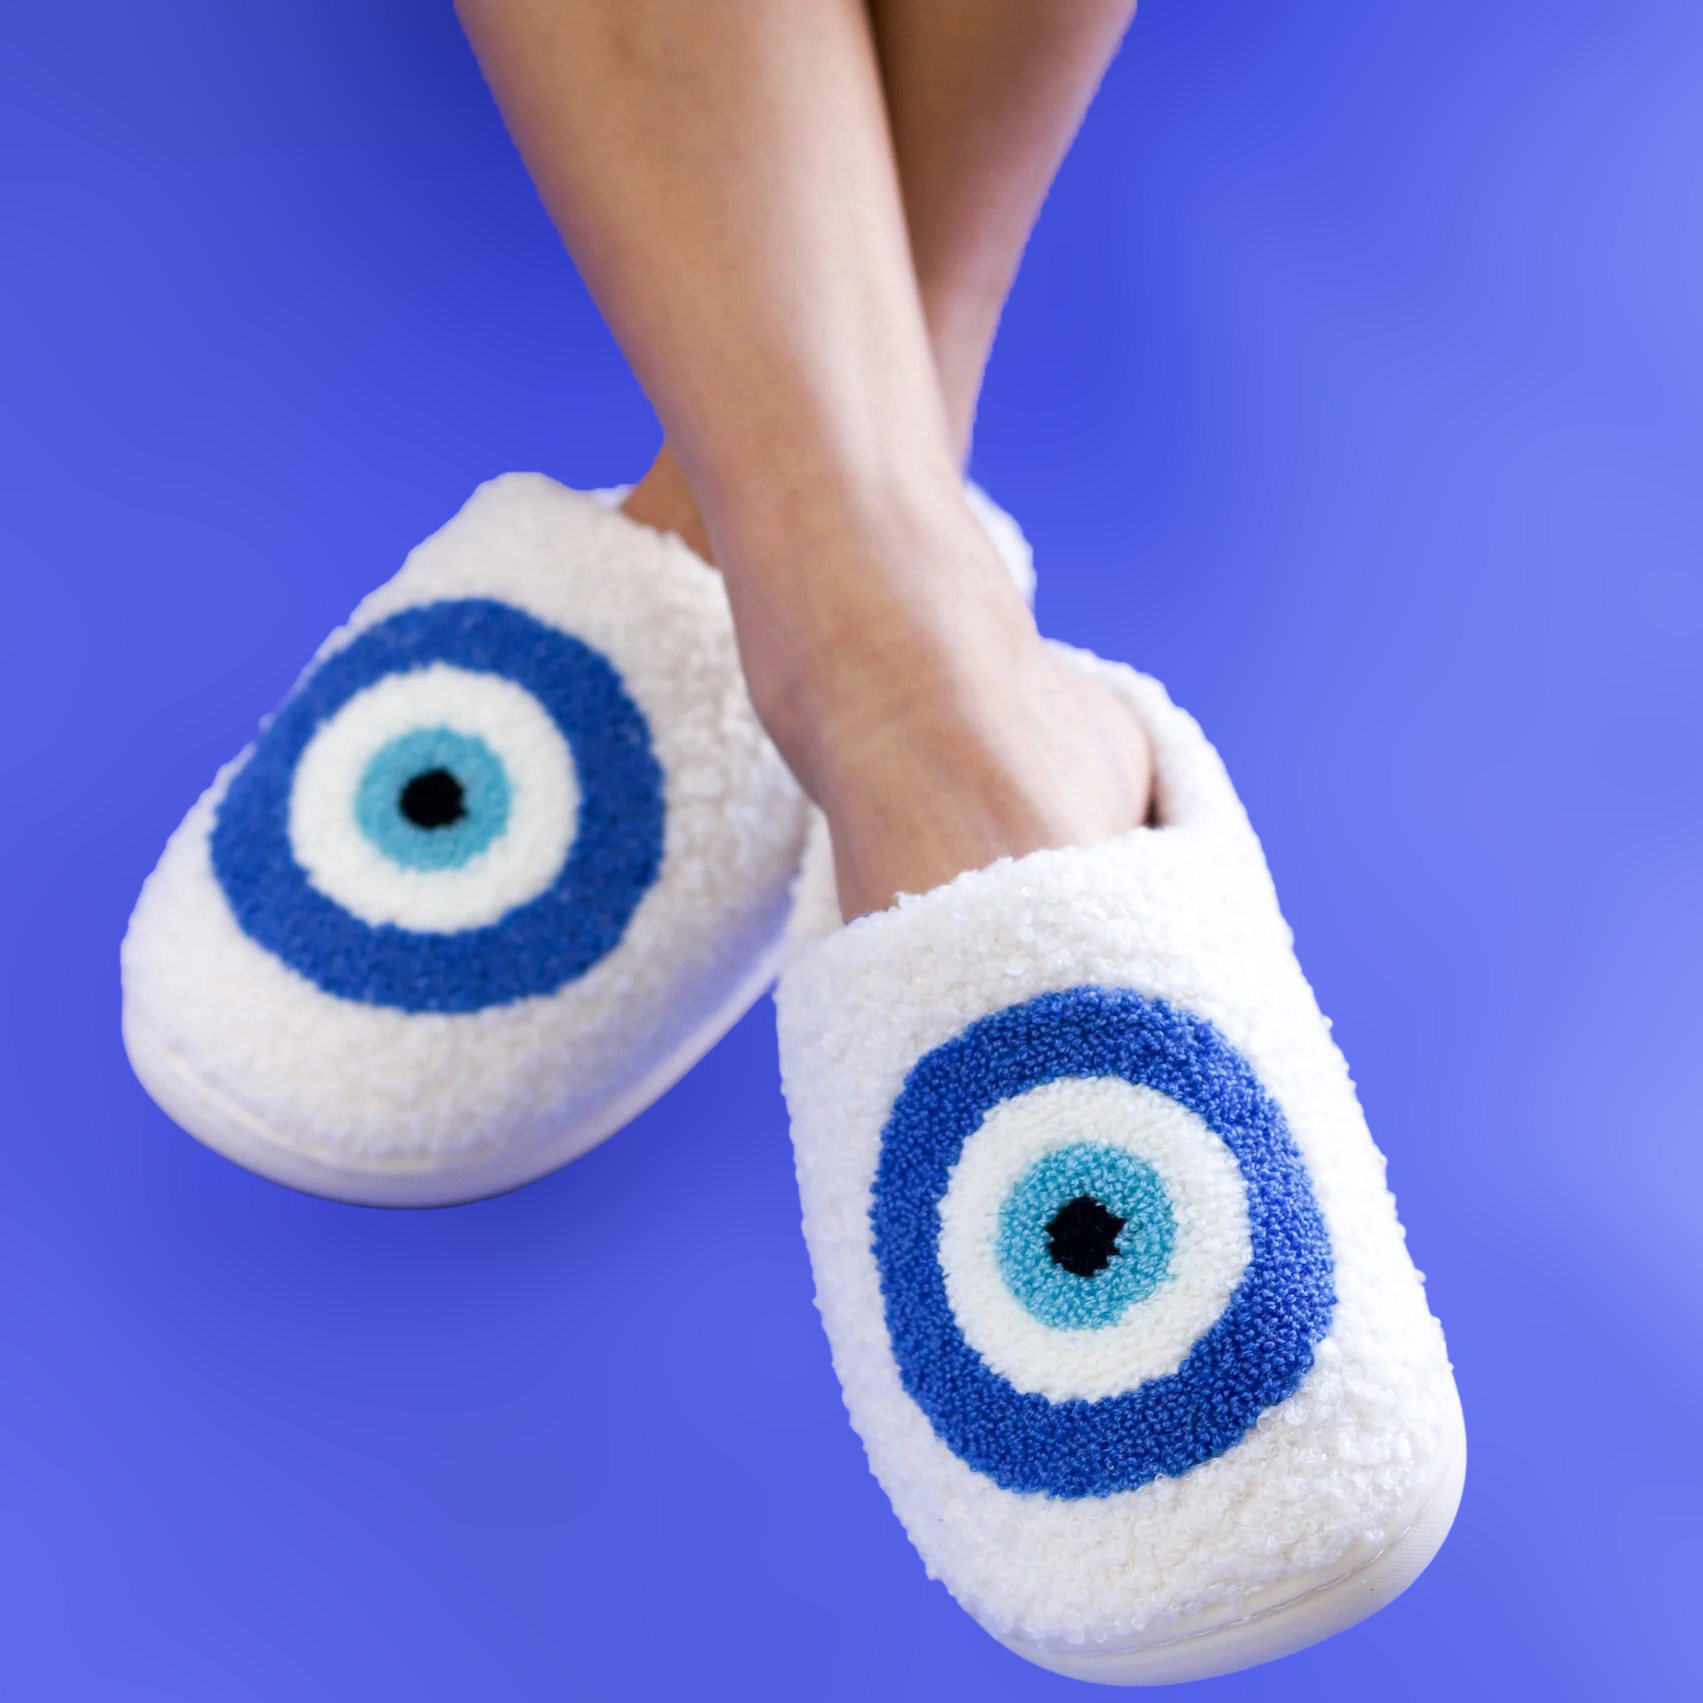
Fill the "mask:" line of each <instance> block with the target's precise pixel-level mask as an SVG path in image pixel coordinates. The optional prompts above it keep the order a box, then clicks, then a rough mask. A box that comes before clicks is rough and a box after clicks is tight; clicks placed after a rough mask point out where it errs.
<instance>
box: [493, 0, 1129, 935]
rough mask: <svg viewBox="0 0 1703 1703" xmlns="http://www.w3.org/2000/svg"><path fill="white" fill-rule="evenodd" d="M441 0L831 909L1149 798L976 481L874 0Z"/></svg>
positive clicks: (934, 881) (1050, 838)
mask: <svg viewBox="0 0 1703 1703" xmlns="http://www.w3.org/2000/svg"><path fill="white" fill-rule="evenodd" d="M461 10H462V15H463V19H464V22H465V23H466V24H467V27H468V30H469V34H470V36H471V37H472V39H473V41H474V44H475V47H476V49H477V50H478V52H479V53H480V57H481V60H482V62H483V63H484V65H485V68H486V72H487V75H488V76H489V77H490V79H491V82H492V85H493V87H494V89H495V90H496V93H497V96H498V99H499V102H500V103H501V104H502V105H503V108H504V111H505V114H506V115H507V117H508V119H509V122H510V124H511V127H512V128H513V129H514V131H515V134H516V137H517V140H518V141H519V143H520V146H521V149H522V152H523V154H524V155H525V157H526V158H527V160H528V163H529V165H530V167H531V169H532V171H533V174H534V177H535V180H536V181H537V182H538V185H539V188H540V192H541V194H542V195H543V197H544V199H545V202H546V205H547V206H548V207H549V208H550V210H551V212H552V214H553V215H554V216H555V218H556V220H557V222H558V224H559V225H560V227H561V228H562V230H563V232H564V235H565V236H566V238H567V240H568V241H569V244H570V246H571V247H572V248H573V250H574V253H575V255H576V258H577V259H578V260H579V263H580V265H581V268H582V270H583V272H584V273H585V275H586V278H587V281H588V283H589V284H590V286H591V288H592V291H593V293H594V295H596V296H597V298H598V300H599V301H600V303H601V304H602V306H603V308H604V311H605V313H606V314H607V316H608V317H609V319H610V322H611V324H612V326H613V327H614V329H615V332H616V335H617V337H618V338H619V339H620V340H621V342H622V344H623V347H624V348H625V349H626V350H627V352H628V355H629V358H630V359H631V360H632V362H633V364H634V367H635V369H636V371H637V372H638V375H639V377H640V380H641V382H642V383H643V384H644V385H645V387H646V389H647V392H648V393H649V394H650V396H651V398H652V400H653V402H654V403H655V404H656V407H657V410H658V413H659V414H660V416H661V418H662V421H663V424H664V427H665V429H666V431H667V432H668V434H669V436H670V438H671V440H672V442H673V445H674V448H675V452H676V454H677V455H678V457H679V460H680V464H681V466H682V468H683V470H684V472H685V474H686V477H687V479H688V480H689V482H690V485H691V488H692V490H693V491H694V492H695V493H696V495H697V497H698V498H699V500H700V502H701V504H702V508H703V512H704V515H705V518H706V521H707V530H708V534H709V537H710V540H711V542H712V543H713V545H714V548H715V551H716V555H717V558H718V560H719V561H720V562H721V564H722V566H723V568H724V571H725V573H726V575H727V581H728V589H729V595H730V598H731V601H732V604H733V610H734V618H735V623H736V626H737V628H738V631H739V640H740V649H741V656H742V660H743V662H744V665H745V669H746V676H747V680H748V683H749V685H750V688H751V692H752V698H753V701H754V702H755V704H756V706H757V709H758V712H759V714H760V715H761V716H762V717H763V720H764V722H765V725H766V726H767V727H768V728H769V731H770V733H771V735H772V736H773V737H774V739H775V741H776V743H777V744H778V745H779V746H780V748H781V750H782V753H783V754H784V755H785V756H786V757H787V759H788V761H789V763H790V764H791V765H792V767H793V770H794V772H795V773H796V774H797V775H798V776H799V778H800V780H801V782H802V783H803V784H804V786H805V787H806V789H807V790H808V791H809V792H810V793H811V795H812V796H813V797H814V798H815V799H816V800H817V802H818V803H819V804H820V805H821V806H822V807H823V809H824V810H825V811H826V813H827V815H828V818H829V822H830V825H831V827H832V829H833V833H834V844H835V855H836V866H837V870H838V874H839V879H840V887H841V899H842V905H843V906H844V908H845V910H846V913H847V914H848V915H852V914H858V913H860V912H862V911H866V910H871V909H879V908H882V907H883V906H885V905H886V904H888V903H890V902H891V901H892V898H893V896H894V895H895V893H897V892H901V891H918V890H922V889H924V888H927V887H931V886H935V885H938V884H940V883H941V882H942V881H945V880H947V879H950V878H951V876H953V875H954V874H956V873H958V872H959V871H960V870H963V869H968V868H973V867H979V866H980V865H982V864H985V863H988V862H991V861H993V860H994V859H996V858H998V857H1000V856H1004V855H1018V854H1021V853H1024V852H1027V851H1031V850H1035V849H1038V848H1039V847H1041V846H1046V845H1062V844H1070V843H1074V842H1077V841H1087V840H1095V839H1101V838H1105V837H1107V836H1109V835H1111V834H1115V833H1117V832H1120V831H1121V830H1122V829H1124V828H1126V827H1128V826H1129V825H1130V824H1131V823H1132V822H1134V821H1136V820H1139V819H1140V817H1141V816H1142V815H1143V814H1144V813H1145V810H1146V803H1147V790H1148V773H1147V758H1146V752H1145V748H1144V745H1143V742H1142V741H1141V738H1140V736H1139V734H1138V733H1137V732H1136V731H1135V730H1134V728H1133V726H1132V724H1131V723H1130V722H1129V720H1128V718H1127V717H1126V716H1125V715H1124V714H1123V712H1122V711H1121V710H1120V709H1119V708H1118V707H1117V706H1115V705H1114V704H1112V703H1111V702H1110V700H1108V699H1106V698H1105V696H1104V694H1103V693H1102V692H1101V691H1100V690H1099V688H1097V687H1095V686H1094V685H1092V684H1090V683H1089V682H1088V681H1086V680H1085V679H1083V678H1081V677H1080V676H1078V675H1077V674H1075V672H1074V671H1072V670H1069V669H1067V668H1065V667H1063V666H1061V664H1060V663H1059V662H1058V661H1057V659H1056V658H1055V657H1054V656H1053V655H1052V654H1051V653H1050V652H1048V651H1047V650H1046V649H1045V647H1044V646H1042V644H1041V643H1040V641H1039V639H1038V637H1037V635H1036V633H1035V630H1034V626H1033V623H1032V621H1031V620H1030V618H1029V616H1028V612H1027V611H1026V610H1025V609H1024V608H1023V606H1022V604H1021V601H1020V600H1019V599H1018V598H1017V597H1016V595H1015V594H1014V592H1013V591H1012V589H1011V587H1010V583H1009V581H1008V580H1007V579H1006V577H1005V575H1004V574H1003V572H1002V571H1001V569H1000V567H999V565H998V563H997V561H996V560H995V559H994V558H993V555H992V552H991V550H990V548H989V546H988V544H987V542H986V539H985V537H984V536H983V534H982V533H981V531H980V529H979V528H978V527H977V526H976V524H975V522H974V520H973V518H972V517H971V516H970V514H969V512H968V509H967V507H966V505H965V503H964V500H963V495H962V489H961V486H960V482H959V473H958V451H957V446H956V444H955V443H954V434H953V427H952V424H951V422H950V420H949V419H948V415H947V410H946V407H945V406H944V404H943V403H942V400H941V395H940V388H939V384H938V380H937V376H936V372H935V366H934V357H933V352H932V350H931V346H930V342H929V335H928V318H927V313H926V310H925V307H924V304H923V301H922V299H921V295H920V293H919V291H918V288H917V283H916V278H915V274H914V270H913V267H912V263H911V257H910V247H909V240H908V233H907V230H906V225H905V216H904V210H903V205H902V202H901V199H900V193H899V185H898V173H897V167H896V164H895V160H894V155H893V146H892V136H891V132H890V130H889V125H888V119H887V111H886V104H885V99H884V94H883V89H882V84H881V77H880V68H879V65H878V61H877V58H876V53H875V46H874V40H873V37H872V34H871V29H870V24H869V20H868V17H867V14H866V13H865V11H864V9H863V7H862V6H861V5H860V4H856V3H854V0H834V3H832V4H823V5H818V6H811V7H779V8H769V7H764V8H753V7H746V6H742V5H738V4H733V5H727V6H712V5H708V4H706V5H701V6H696V7H694V8H692V9H690V11H688V12H684V13H682V12H681V11H680V10H679V9H677V8H673V7H668V6H659V5H651V4H639V3H635V4H631V5H627V6H623V7H621V8H610V7H605V6H600V5H597V4H595V3H593V0H571V3H557V4H550V3H548V0H463V3H462V7H461ZM683 92H684V96H685V98H683Z"/></svg>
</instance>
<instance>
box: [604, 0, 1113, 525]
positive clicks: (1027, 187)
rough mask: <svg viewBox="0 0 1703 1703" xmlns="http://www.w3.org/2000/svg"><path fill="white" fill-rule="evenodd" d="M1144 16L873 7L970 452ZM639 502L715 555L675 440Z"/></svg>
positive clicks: (1061, 8) (932, 323) (957, 423)
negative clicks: (1026, 279) (1011, 305)
mask: <svg viewBox="0 0 1703 1703" xmlns="http://www.w3.org/2000/svg"><path fill="white" fill-rule="evenodd" d="M1134 11H1135V3H1134V0H1071V3H1069V4H1066V5H1047V4H1039V5H1038V4H1036V3H1035V0H872V3H871V4H870V12H871V14H872V16H873V19H874V23H875V36H876V45H877V49H878V53H879V60H880V65H881V77H882V84H883V87H884V91H885V94H886V102H887V113H888V121H889V126H890V129H891V132H892V138H893V149H894V154H895V156H896V159H897V164H898V170H899V184H900V191H901V196H902V199H903V201H904V207H905V219H906V224H907V226H908V229H909V232H910V241H911V255H912V262H913V266H914V269H915V273H916V279H917V287H918V290H919V292H920V294H921V296H922V304H923V313H924V316H925V318H926V320H927V323H928V330H929V338H930V341H931V343H932V345H933V349H934V363H935V368H936V371H937V373H938V375H939V381H940V389H941V395H942V398H943V400H944V402H945V405H946V414H947V421H948V424H949V426H950V429H951V433H952V440H953V442H954V443H956V444H957V446H958V454H959V458H960V459H961V460H966V461H967V460H968V459H969V450H970V433H971V428H972V426H973V425H974V421H975V412H976V401H977V398H978V396H979V395H980V393H981V387H982V375H983V373H984V372H985V371H986V368H987V361H988V353H989V351H990V349H991V348H992V346H993V336H994V331H995V329H996V328H997V326H998V324H999V316H1000V312H1001V310H1002V309H1003V308H1004V305H1005V298H1006V296H1007V295H1008V294H1009V293H1010V290H1011V284H1012V280H1013V279H1014V277H1015V276H1016V272H1017V264H1018V261H1019V260H1020V259H1021V258H1022V254H1023V248H1024V245H1025V244H1026V243H1027V242H1028V240H1029V233H1030V231H1031V230H1032V229H1033V228H1034V224H1035V220H1036V218H1037V216H1038V215H1039V213H1040V210H1041V203H1042V201H1043V200H1045V198H1046V193H1047V190H1048V188H1049V187H1050V186H1051V184H1052V180H1053V177H1054V176H1055V175H1056V173H1057V171H1058V168H1059V165H1060V163H1061V162H1062V161H1063V159H1064V155H1065V152H1066V150H1067V149H1068V148H1069V146H1070V143H1071V140H1072V138H1073V137H1074V136H1075V135H1076V131H1077V129H1078V127H1079V126H1080V125H1081V122H1082V117H1083V114H1084V113H1085V112H1086V111H1087V108H1088V103H1089V101H1090V99H1092V97H1093V94H1094V90H1095V89H1096V88H1097V87H1098V85H1099V81H1100V78H1101V76H1102V75H1103V74H1104V72H1105V68H1106V66H1107V64H1108V63H1109V61H1110V59H1111V57H1112V54H1113V53H1114V52H1115V51H1116V49H1117V45H1118V42H1119V41H1120V40H1121V39H1122V37H1123V33H1124V31H1125V29H1126V28H1128V25H1129V21H1130V18H1131V16H1132V15H1133V14H1134ZM627 507H628V511H629V512H630V513H631V514H632V515H633V516H634V517H635V518H636V519H639V520H642V521H644V522H646V523H647V524H648V525H651V526H655V527H657V528H659V529H660V530H662V531H665V532H677V533H679V534H680V536H681V537H683V538H685V539H686V541H687V542H688V543H689V544H691V545H692V546H693V547H694V548H695V549H697V550H699V551H700V552H701V553H703V554H705V555H706V556H707V555H708V554H709V550H710V545H709V533H708V529H707V528H706V527H705V526H704V523H703V520H702V517H701V516H700V515H699V512H698V506H697V501H696V499H695V498H694V497H693V495H692V489H691V486H690V485H688V484H687V482H686V476H685V474H684V473H683V472H682V471H681V468H680V464H679V462H678V461H677V460H676V459H675V457H674V455H673V453H672V451H671V450H670V449H669V448H668V446H667V445H666V444H664V446H663V448H662V451H661V453H660V454H659V455H658V457H657V459H656V462H655V464H654V466H653V467H652V468H651V470H650V472H649V473H648V474H647V475H646V477H645V478H644V479H643V480H641V481H640V482H639V484H638V485H637V486H636V487H635V488H634V490H633V493H632V495H631V496H630V497H629V499H628V504H627Z"/></svg>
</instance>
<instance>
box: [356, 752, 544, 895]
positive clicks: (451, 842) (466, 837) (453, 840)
mask: <svg viewBox="0 0 1703 1703" xmlns="http://www.w3.org/2000/svg"><path fill="white" fill-rule="evenodd" d="M437 775H444V776H448V777H449V778H450V779H451V780H452V781H453V782H454V783H455V785H456V786H457V787H459V788H460V791H461V797H460V814H459V815H458V816H457V817H456V819H455V820H454V821H452V822H445V823H442V824H441V825H439V826H436V827H423V826H421V825H420V824H419V823H417V822H414V821H411V820H410V819H409V817H408V816H407V815H406V814H405V813H404V810H403V795H404V793H406V792H407V790H408V787H409V784H410V782H414V781H418V780H420V778H421V777H422V776H437ZM439 784H440V786H441V785H442V784H443V783H442V782H441V781H440V783H439ZM512 796H513V794H512V789H511V787H510V785H509V777H508V771H507V770H506V769H505V768H504V767H503V764H502V760H501V758H499V757H498V756H497V754H496V752H494V751H493V750H492V749H491V747H490V746H489V745H487V744H486V743H485V741H484V740H483V739H479V738H477V737H475V736H474V735H473V734H470V733H457V732H456V731H455V729H454V728H451V727H420V728H415V729H414V730H413V732H411V733H405V734H403V735H402V736H401V737H400V738H399V739H393V740H391V742H390V743H389V744H388V745H386V746H384V747H383V749H382V750H380V751H379V752H378V753H377V754H376V755H375V756H374V757H373V759H372V761H371V762H370V763H368V764H367V767H366V772H365V773H364V774H363V775H362V776H361V784H360V786H359V787H358V788H357V789H356V792H355V820H356V821H357V822H358V823H359V824H360V828H361V832H362V833H363V834H365V835H366V837H367V838H368V839H369V840H370V841H371V842H372V843H373V845H375V846H376V847H377V848H378V849H379V850H380V851H381V852H383V853H384V855H385V856H386V857H388V858H389V859H390V860H391V861H392V862H393V863H399V864H401V865H402V867H403V868H404V869H459V868H460V867H461V866H462V865H463V864H464V863H467V862H468V861H469V860H470V859H472V858H474V857H477V856H478V854H479V853H480V852H482V851H483V850H484V849H485V848H486V847H487V846H488V845H490V843H491V842H492V841H493V840H495V839H496V838H497V837H498V836H499V835H500V834H501V833H502V832H503V830H504V829H505V828H506V827H507V826H508V820H509V805H510V801H511V799H512Z"/></svg>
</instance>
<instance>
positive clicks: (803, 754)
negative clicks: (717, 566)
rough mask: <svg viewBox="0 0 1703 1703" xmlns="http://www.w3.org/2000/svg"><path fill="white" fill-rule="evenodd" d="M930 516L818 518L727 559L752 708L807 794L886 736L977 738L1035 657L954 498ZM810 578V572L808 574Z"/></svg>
mask: <svg viewBox="0 0 1703 1703" xmlns="http://www.w3.org/2000/svg"><path fill="white" fill-rule="evenodd" d="M951 498H952V502H951V504H950V505H941V507H940V509H939V511H937V512H935V513H933V514H922V513H918V512H916V510H914V509H913V510H909V511H907V510H905V509H903V508H901V507H897V506H896V507H895V508H894V509H893V510H890V511H889V512H887V513H884V514H883V513H880V512H878V511H876V510H874V509H873V508H871V507H865V508H863V509H862V510H861V512H851V513H842V514H841V515H839V516H838V517H834V518H832V519H830V518H829V517H828V516H827V515H826V514H825V513H823V512H821V511H818V512H817V513H815V514H813V515H811V516H808V517H803V516H801V517H800V524H799V525H797V526H796V527H793V528H790V529H788V530H787V531H786V532H785V533H779V532H777V534H776V535H774V536H773V537H772V538H771V539H769V540H767V541H765V542H764V543H763V544H762V545H760V546H759V545H753V544H745V545H744V546H743V547H738V548H729V549H727V550H726V551H724V556H725V560H726V562H727V564H728V567H727V577H728V588H729V593H730V596H731V597H732V600H733V605H734V618H735V622H736V624H737V625H738V628H739V633H740V648H741V651H742V653H743V655H744V659H745V669H746V679H747V683H748V685H749V687H750V690H751V696H752V702H753V703H754V705H755V706H756V709H757V713H758V716H759V717H760V718H761V719H762V721H763V723H764V725H765V727H766V728H767V729H768V731H769V733H770V736H771V737H772V738H773V739H774V740H775V742H776V744H777V745H778V746H779V747H780V749H781V751H782V753H783V754H784V755H785V756H786V757H787V759H788V761H789V762H790V763H791V764H792V765H793V768H794V771H795V773H797V774H798V776H799V779H800V781H801V782H802V783H803V784H804V786H805V787H806V789H807V790H811V791H813V792H814V791H815V788H816V783H817V780H818V777H819V776H821V775H822V774H823V771H824V765H825V763H826V762H827V760H828V754H829V753H830V752H832V751H834V750H836V749H842V748H847V747H850V748H857V747H861V746H863V745H864V744H866V743H867V742H868V741H869V739H870V738H871V736H872V735H873V734H874V733H875V731H876V730H878V729H880V728H882V727H884V726H898V725H905V724H910V723H917V724H920V725H925V726H935V725H940V726H947V725H959V726H973V725H976V724H977V723H978V722H980V721H983V720H987V719H989V718H988V716H987V714H986V712H987V710H988V708H989V705H990V700H991V699H992V698H993V697H995V696H996V695H997V693H998V690H999V682H1000V681H1001V680H1003V679H1009V678H1010V677H1011V676H1012V674H1013V673H1014V672H1021V671H1022V670H1023V669H1024V668H1025V667H1026V666H1027V664H1028V662H1029V659H1030V657H1031V655H1032V653H1034V652H1037V651H1038V650H1039V648H1040V642H1039V639H1038V636H1037V634H1036V632H1035V627H1034V622H1033V618H1032V617H1031V616H1030V614H1029V611H1028V609H1027V608H1026V607H1025V605H1024V603H1023V601H1022V599H1021V597H1020V596H1019V595H1018V594H1017V592H1016V590H1015V589H1014V587H1013V586H1012V584H1011V581H1010V577H1009V575H1008V574H1007V572H1006V570H1005V568H1004V566H1003V564H1002V563H1001V562H1000V560H999V558H998V556H997V555H996V553H995V552H994V550H993V547H992V545H991V544H990V543H989V541H988V539H987V536H986V533H985V532H984V531H983V530H982V528H981V526H980V525H979V523H978V522H977V521H976V520H975V519H974V517H973V516H972V515H971V514H970V513H969V510H968V508H967V506H966V505H965V504H964V502H963V498H962V494H961V492H959V491H958V490H956V489H954V490H953V491H952V492H951ZM806 564H807V566H806Z"/></svg>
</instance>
